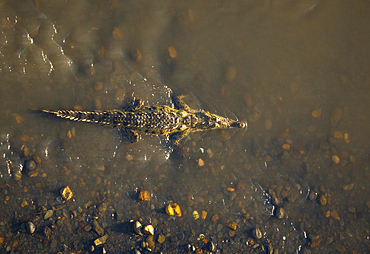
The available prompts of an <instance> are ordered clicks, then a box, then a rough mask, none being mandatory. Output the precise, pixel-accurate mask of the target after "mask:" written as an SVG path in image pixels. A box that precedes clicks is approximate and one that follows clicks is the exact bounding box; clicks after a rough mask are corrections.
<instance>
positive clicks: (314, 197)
mask: <svg viewBox="0 0 370 254" xmlns="http://www.w3.org/2000/svg"><path fill="white" fill-rule="evenodd" d="M316 197H317V193H316V192H314V191H311V192H310V195H308V199H309V200H315V199H316Z"/></svg>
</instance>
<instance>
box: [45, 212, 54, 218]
mask: <svg viewBox="0 0 370 254" xmlns="http://www.w3.org/2000/svg"><path fill="white" fill-rule="evenodd" d="M53 214H54V211H53V210H48V211H47V212H46V213H45V215H44V220H47V219H49V218H50V217H51V216H53Z"/></svg>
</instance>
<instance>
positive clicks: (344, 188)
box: [343, 183, 355, 191]
mask: <svg viewBox="0 0 370 254" xmlns="http://www.w3.org/2000/svg"><path fill="white" fill-rule="evenodd" d="M353 187H355V184H354V183H350V184H347V185H346V186H344V187H343V190H345V191H347V190H352V189H353Z"/></svg>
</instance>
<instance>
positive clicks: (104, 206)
mask: <svg viewBox="0 0 370 254" xmlns="http://www.w3.org/2000/svg"><path fill="white" fill-rule="evenodd" d="M107 207H108V204H107V203H101V204H100V205H99V207H98V211H99V212H100V213H104V212H105V211H106V210H107Z"/></svg>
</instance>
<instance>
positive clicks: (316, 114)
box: [312, 108, 322, 118]
mask: <svg viewBox="0 0 370 254" xmlns="http://www.w3.org/2000/svg"><path fill="white" fill-rule="evenodd" d="M321 113H322V109H321V108H320V109H316V110H314V111H312V116H313V117H314V118H319V117H320V116H321Z"/></svg>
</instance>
